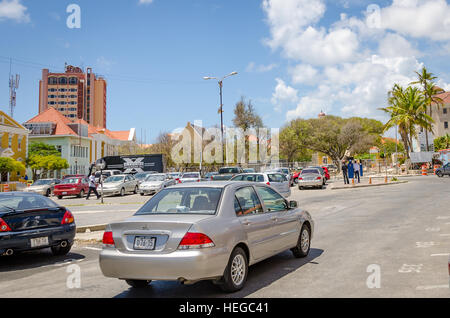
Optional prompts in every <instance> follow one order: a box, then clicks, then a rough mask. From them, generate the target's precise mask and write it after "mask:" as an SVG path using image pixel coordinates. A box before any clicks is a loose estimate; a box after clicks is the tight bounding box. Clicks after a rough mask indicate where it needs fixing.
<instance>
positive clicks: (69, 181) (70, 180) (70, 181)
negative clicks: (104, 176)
mask: <svg viewBox="0 0 450 318" xmlns="http://www.w3.org/2000/svg"><path fill="white" fill-rule="evenodd" d="M78 181H80V178H67V179H64V180H63V181H62V182H61V184H78Z"/></svg>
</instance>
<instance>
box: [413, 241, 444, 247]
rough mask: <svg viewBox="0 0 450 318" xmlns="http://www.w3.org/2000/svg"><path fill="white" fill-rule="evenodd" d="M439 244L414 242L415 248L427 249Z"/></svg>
mask: <svg viewBox="0 0 450 318" xmlns="http://www.w3.org/2000/svg"><path fill="white" fill-rule="evenodd" d="M439 244H440V243H439V242H416V247H418V248H427V247H431V246H436V245H439Z"/></svg>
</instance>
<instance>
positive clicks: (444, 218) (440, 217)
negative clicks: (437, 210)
mask: <svg viewBox="0 0 450 318" xmlns="http://www.w3.org/2000/svg"><path fill="white" fill-rule="evenodd" d="M436 219H438V220H448V219H450V216H438V217H437V218H436Z"/></svg>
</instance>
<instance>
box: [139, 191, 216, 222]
mask: <svg viewBox="0 0 450 318" xmlns="http://www.w3.org/2000/svg"><path fill="white" fill-rule="evenodd" d="M221 195H222V188H202V187H195V188H173V189H164V190H162V191H160V192H158V193H157V194H156V195H155V196H154V197H153V198H151V199H150V200H149V201H148V202H147V203H146V204H145V205H144V206H143V207H142V208H140V209H139V210H138V211H137V212H136V214H135V215H148V214H210V215H214V214H215V213H216V211H217V206H218V204H219V200H220V197H221Z"/></svg>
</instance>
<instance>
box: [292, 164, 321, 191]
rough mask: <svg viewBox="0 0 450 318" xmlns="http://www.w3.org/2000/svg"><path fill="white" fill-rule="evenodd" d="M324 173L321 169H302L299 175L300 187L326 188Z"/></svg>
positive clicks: (301, 188)
mask: <svg viewBox="0 0 450 318" xmlns="http://www.w3.org/2000/svg"><path fill="white" fill-rule="evenodd" d="M323 178H324V177H323V175H322V174H321V173H320V171H319V169H316V168H306V169H303V170H302V173H301V174H300V175H299V176H298V188H299V189H300V190H303V188H306V187H313V188H319V189H323V188H324V180H323Z"/></svg>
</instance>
